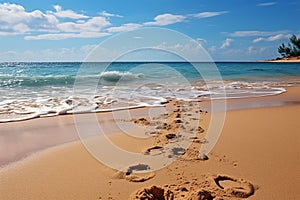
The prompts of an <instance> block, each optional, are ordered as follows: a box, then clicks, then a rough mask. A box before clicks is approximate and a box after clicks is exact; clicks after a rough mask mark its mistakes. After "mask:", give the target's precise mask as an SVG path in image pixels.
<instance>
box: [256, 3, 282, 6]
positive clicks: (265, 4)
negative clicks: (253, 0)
mask: <svg viewBox="0 0 300 200" xmlns="http://www.w3.org/2000/svg"><path fill="white" fill-rule="evenodd" d="M275 4H277V3H276V2H265V3H259V4H257V5H256V6H259V7H266V6H273V5H275Z"/></svg>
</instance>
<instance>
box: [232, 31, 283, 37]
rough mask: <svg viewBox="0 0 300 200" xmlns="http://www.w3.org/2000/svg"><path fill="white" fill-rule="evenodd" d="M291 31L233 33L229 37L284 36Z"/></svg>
mask: <svg viewBox="0 0 300 200" xmlns="http://www.w3.org/2000/svg"><path fill="white" fill-rule="evenodd" d="M288 32H289V31H287V30H283V31H274V32H271V31H235V32H233V33H229V34H228V35H229V36H231V37H255V36H258V37H259V36H261V37H262V36H271V35H275V34H281V33H282V34H284V33H288Z"/></svg>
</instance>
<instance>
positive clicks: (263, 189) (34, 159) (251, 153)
mask: <svg viewBox="0 0 300 200" xmlns="http://www.w3.org/2000/svg"><path fill="white" fill-rule="evenodd" d="M299 95H300V87H287V92H286V93H283V94H280V95H275V96H269V97H260V98H248V99H243V100H238V99H237V100H230V101H228V108H229V109H230V110H229V111H228V112H227V114H226V121H225V124H224V128H223V131H222V133H221V136H220V138H219V140H218V142H217V144H216V146H215V147H214V148H213V150H212V151H211V152H210V153H209V154H208V155H207V157H208V159H198V150H199V148H200V146H201V145H203V143H205V142H207V141H206V140H205V134H206V131H207V128H208V126H209V122H210V116H211V113H210V112H208V113H206V112H205V110H208V111H209V104H208V103H207V102H201V103H200V104H199V106H200V107H198V103H194V104H187V103H184V104H179V103H178V102H176V101H171V102H170V103H169V104H168V105H167V107H168V117H167V118H166V124H165V127H163V128H162V129H161V130H160V131H158V132H157V133H155V134H154V135H153V137H150V139H147V140H141V139H134V138H132V137H131V136H128V135H125V134H122V133H121V132H120V130H119V129H118V127H117V126H115V125H114V123H112V121H113V116H112V115H111V114H109V113H106V114H97V117H98V120H99V121H102V122H103V123H102V124H104V127H103V129H107V130H110V132H111V133H112V134H109V138H110V139H111V141H112V142H113V143H114V144H116V145H117V146H119V147H120V148H122V149H126V150H128V151H131V152H138V153H144V154H150V156H151V155H152V154H155V153H159V152H160V150H161V149H164V146H165V145H167V144H168V143H172V142H173V141H175V142H176V138H178V135H176V134H178V133H177V132H178V129H179V127H180V126H181V125H180V123H181V122H180V121H178V118H180V117H179V116H180V115H181V116H189V115H188V113H185V110H184V109H182V107H180V105H183V108H187V109H186V110H189V111H191V112H194V111H195V112H196V111H199V114H200V119H198V120H200V126H199V127H198V129H197V135H196V136H195V137H194V138H193V139H194V140H193V143H192V144H191V146H190V147H189V149H188V150H187V151H185V152H181V153H180V152H179V153H178V152H177V154H176V155H175V153H174V151H173V154H171V156H174V157H176V158H177V157H178V158H177V159H176V160H175V161H174V162H173V163H172V164H171V165H169V166H167V167H164V168H162V169H160V170H157V171H149V170H148V169H147V166H143V165H142V164H141V163H137V165H136V166H131V168H128V169H126V170H127V171H126V170H125V171H117V170H114V169H111V168H109V167H107V166H106V165H104V164H102V163H101V162H99V161H98V160H96V159H95V158H94V157H93V156H92V155H91V154H90V153H89V152H88V151H87V149H86V148H85V147H84V146H83V144H82V143H81V142H80V141H79V140H78V135H77V132H76V127H75V125H74V121H73V117H72V116H71V115H69V116H59V117H53V118H44V119H35V120H30V121H24V122H17V123H3V124H0V127H1V133H0V137H1V140H0V141H1V142H2V144H1V145H0V148H1V151H0V152H1V155H0V158H1V159H0V164H1V165H2V168H1V171H0V199H7V200H9V199H49V200H50V199H51V200H52V199H115V200H119V199H121V200H122V199H242V198H248V199H298V198H299V196H300V192H299V189H298V187H297V185H298V184H299V183H300V177H299V175H298V172H299V171H300V157H299V153H300V149H299V145H300V143H299V142H300V140H299V132H300V125H299V120H298V119H299V114H300V107H299V105H300V96H299ZM251 105H252V106H251ZM178 108H180V109H178ZM131 113H132V116H133V120H132V121H131V123H134V124H137V125H139V126H141V127H142V128H144V129H145V130H146V131H148V132H151V131H153V127H151V124H152V121H151V120H150V119H148V118H144V117H142V116H143V115H144V114H145V113H147V109H136V110H132V111H131ZM184 119H187V120H189V122H191V123H192V120H193V119H192V118H188V117H186V118H184ZM159 120H160V118H159V117H158V118H156V121H159ZM176 120H177V121H176ZM178 124H179V125H178ZM159 125H160V124H155V126H154V128H155V127H156V128H157V126H159ZM187 127H188V126H187ZM173 133H175V134H173ZM172 134H173V135H172ZM16 141H17V142H16ZM92 142H95V143H97V145H99V146H101V145H104V144H103V142H104V140H103V137H101V136H99V137H94V138H93V139H92ZM208 142H209V141H208ZM107 154H108V155H109V152H107ZM28 155H30V156H28ZM14 161H15V162H14ZM138 172H141V173H138Z"/></svg>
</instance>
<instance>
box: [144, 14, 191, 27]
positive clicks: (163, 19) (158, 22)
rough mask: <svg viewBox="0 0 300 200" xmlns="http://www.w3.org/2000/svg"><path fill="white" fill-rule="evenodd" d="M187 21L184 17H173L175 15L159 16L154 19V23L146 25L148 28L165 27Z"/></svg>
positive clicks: (146, 23)
mask: <svg viewBox="0 0 300 200" xmlns="http://www.w3.org/2000/svg"><path fill="white" fill-rule="evenodd" d="M185 19H186V17H185V16H183V15H173V14H168V13H167V14H162V15H157V16H156V17H155V18H154V21H153V22H145V23H144V25H146V26H165V25H170V24H175V23H178V22H183V21H184V20H185Z"/></svg>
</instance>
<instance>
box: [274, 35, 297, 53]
mask: <svg viewBox="0 0 300 200" xmlns="http://www.w3.org/2000/svg"><path fill="white" fill-rule="evenodd" d="M291 43H292V45H291ZM278 53H280V54H281V56H282V57H284V58H288V57H291V56H300V38H297V36H296V35H292V37H290V43H288V46H285V44H284V43H282V44H281V45H280V46H279V47H278Z"/></svg>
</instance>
